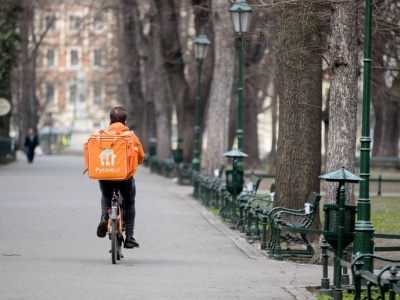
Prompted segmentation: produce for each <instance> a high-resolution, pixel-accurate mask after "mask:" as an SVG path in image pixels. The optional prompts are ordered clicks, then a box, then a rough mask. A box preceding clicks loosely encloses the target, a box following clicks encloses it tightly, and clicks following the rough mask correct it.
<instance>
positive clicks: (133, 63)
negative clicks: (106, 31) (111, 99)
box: [119, 0, 147, 140]
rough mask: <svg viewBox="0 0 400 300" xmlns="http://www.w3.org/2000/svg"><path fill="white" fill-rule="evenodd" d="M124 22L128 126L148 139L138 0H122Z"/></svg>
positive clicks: (121, 58) (124, 65)
mask: <svg viewBox="0 0 400 300" xmlns="http://www.w3.org/2000/svg"><path fill="white" fill-rule="evenodd" d="M120 1H121V2H120V3H121V8H120V9H121V14H122V23H123V26H122V28H121V30H120V31H121V33H120V35H121V38H120V39H121V43H122V45H121V47H120V55H119V57H120V60H121V69H122V70H123V74H122V78H123V82H124V83H125V84H126V89H127V95H126V101H125V102H126V109H127V111H128V114H129V118H128V120H127V126H128V127H129V128H131V129H133V130H134V131H135V133H136V135H137V136H138V137H139V138H140V139H142V140H147V138H146V132H145V124H146V122H145V107H144V106H145V103H144V96H143V92H142V75H141V70H140V60H141V57H140V56H141V55H140V54H141V52H142V51H141V49H142V48H141V47H139V45H143V36H142V26H141V23H140V16H139V10H138V4H137V1H136V0H120Z"/></svg>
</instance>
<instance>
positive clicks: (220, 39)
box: [202, 1, 234, 173]
mask: <svg viewBox="0 0 400 300" xmlns="http://www.w3.org/2000/svg"><path fill="white" fill-rule="evenodd" d="M229 4H230V3H229V2H223V1H217V2H214V3H213V26H214V34H215V39H214V40H215V45H214V51H215V52H214V55H215V56H214V61H215V66H214V72H213V82H212V84H211V92H210V98H209V106H208V115H207V125H206V133H207V151H206V155H205V159H203V161H202V163H203V165H204V166H205V167H206V172H209V173H210V172H212V171H213V170H214V169H219V168H220V166H221V165H222V164H226V163H227V162H226V160H225V158H224V157H223V153H225V152H226V151H228V150H229V149H228V138H227V133H228V126H229V115H228V114H229V105H230V102H231V90H232V83H233V79H232V73H233V70H234V47H232V40H233V38H232V37H231V35H230V34H227V33H228V32H232V29H231V23H230V18H229Z"/></svg>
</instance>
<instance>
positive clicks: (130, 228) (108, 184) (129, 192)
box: [97, 106, 145, 248]
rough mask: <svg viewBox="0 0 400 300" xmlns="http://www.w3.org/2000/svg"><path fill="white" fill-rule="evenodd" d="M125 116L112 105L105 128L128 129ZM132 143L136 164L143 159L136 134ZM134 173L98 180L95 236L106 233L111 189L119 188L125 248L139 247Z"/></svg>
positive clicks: (101, 236) (124, 113) (142, 152)
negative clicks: (123, 219) (99, 215)
mask: <svg viewBox="0 0 400 300" xmlns="http://www.w3.org/2000/svg"><path fill="white" fill-rule="evenodd" d="M126 118H127V113H126V110H125V109H124V108H123V107H121V106H117V107H114V108H113V109H112V110H111V112H110V126H109V127H108V129H107V130H108V131H116V132H122V131H128V130H129V128H128V127H127V126H125V122H126ZM133 144H134V146H135V147H134V148H135V151H134V155H133V159H134V162H133V165H134V166H138V165H139V164H141V163H142V162H143V161H144V157H145V155H144V151H143V147H142V144H141V143H140V140H139V138H138V137H137V136H136V135H134V136H133ZM135 171H136V169H135ZM134 175H135V173H133V175H132V176H131V177H130V178H128V179H126V180H123V181H113V180H99V185H100V190H101V220H100V223H99V225H98V226H97V236H98V237H100V238H104V237H105V236H106V234H107V224H108V219H109V215H108V209H109V208H110V207H111V197H112V193H113V189H119V190H120V192H121V195H122V197H123V198H124V200H125V230H126V239H125V242H124V246H125V248H134V247H139V243H138V242H137V241H136V240H135V238H134V237H133V233H134V227H135V217H136V209H135V197H136V186H135V179H134V178H133V176H134Z"/></svg>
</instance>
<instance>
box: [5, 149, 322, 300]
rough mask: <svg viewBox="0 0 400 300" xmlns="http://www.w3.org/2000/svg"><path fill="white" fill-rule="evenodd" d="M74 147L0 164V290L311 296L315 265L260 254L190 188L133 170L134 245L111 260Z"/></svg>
mask: <svg viewBox="0 0 400 300" xmlns="http://www.w3.org/2000/svg"><path fill="white" fill-rule="evenodd" d="M83 169H84V166H83V158H82V157H79V156H39V157H36V158H35V162H34V163H33V164H27V163H26V161H25V159H24V158H19V160H18V161H17V162H15V163H11V164H8V165H4V166H0V191H1V194H0V212H1V217H0V228H1V235H0V299H282V300H286V299H314V297H312V296H311V294H310V293H308V292H307V291H306V289H305V288H304V287H306V286H318V285H319V284H320V278H321V275H322V268H321V266H314V265H304V264H296V263H289V262H277V261H274V260H270V259H268V258H266V257H265V256H264V255H262V254H260V252H259V251H257V250H255V249H254V248H253V247H252V246H250V245H248V244H247V243H246V242H245V241H244V240H243V239H242V238H241V237H240V236H238V235H237V234H236V233H235V232H233V231H231V230H230V229H228V228H226V227H225V226H224V225H223V224H222V223H221V222H220V220H219V218H218V217H215V216H213V215H212V214H211V213H209V212H208V211H207V210H206V209H205V208H204V207H202V206H200V205H199V204H198V203H197V202H196V201H195V200H193V199H192V198H190V196H189V194H190V192H191V191H192V188H191V187H187V186H178V185H176V184H175V183H173V182H171V180H170V179H166V178H164V177H161V176H158V175H155V174H151V173H150V172H149V169H147V168H145V167H143V166H140V167H139V169H138V172H137V174H136V176H135V177H136V184H137V198H136V208H137V217H136V230H135V237H136V239H137V240H138V242H139V243H140V248H139V249H133V250H130V249H129V250H128V249H126V250H125V249H124V255H125V258H124V259H122V260H121V261H120V262H119V263H118V264H117V265H112V264H111V256H110V254H109V253H108V251H109V249H110V242H109V240H108V239H107V238H105V239H99V238H98V237H97V236H96V227H97V224H98V222H99V218H100V194H99V188H98V183H97V182H96V181H93V180H89V179H88V178H87V176H86V175H82V171H83Z"/></svg>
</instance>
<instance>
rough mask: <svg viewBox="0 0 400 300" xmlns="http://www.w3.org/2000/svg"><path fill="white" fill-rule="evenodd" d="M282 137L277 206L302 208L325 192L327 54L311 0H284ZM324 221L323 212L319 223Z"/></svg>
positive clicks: (280, 14)
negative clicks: (322, 179)
mask: <svg viewBox="0 0 400 300" xmlns="http://www.w3.org/2000/svg"><path fill="white" fill-rule="evenodd" d="M278 3H279V5H278V6H277V11H276V16H277V47H278V49H277V51H278V79H279V99H280V104H279V140H278V152H277V169H276V197H275V199H276V200H275V203H274V205H276V206H285V207H292V208H302V207H303V204H304V201H305V200H306V198H307V195H308V194H309V193H310V192H311V191H315V192H319V186H320V181H319V179H318V176H319V175H320V170H321V113H322V112H321V111H322V108H321V105H322V92H321V90H322V71H321V70H322V59H321V48H320V31H319V20H318V17H317V14H316V7H315V6H314V5H313V4H312V3H310V2H305V3H304V2H303V1H301V3H300V2H291V3H287V2H286V1H278ZM318 225H319V218H318V216H317V220H316V222H315V223H314V226H318Z"/></svg>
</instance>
